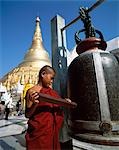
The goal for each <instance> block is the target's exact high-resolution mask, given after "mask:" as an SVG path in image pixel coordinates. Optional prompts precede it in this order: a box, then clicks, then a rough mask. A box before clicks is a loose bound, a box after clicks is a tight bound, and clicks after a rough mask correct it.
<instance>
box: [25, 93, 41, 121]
mask: <svg viewBox="0 0 119 150" xmlns="http://www.w3.org/2000/svg"><path fill="white" fill-rule="evenodd" d="M37 98H38V95H37V94H35V93H34V94H32V93H30V92H29V91H28V92H27V93H26V97H25V100H26V109H25V117H26V118H30V117H32V116H33V115H34V112H35V111H36V108H37V107H38V103H39V101H38V100H37Z"/></svg>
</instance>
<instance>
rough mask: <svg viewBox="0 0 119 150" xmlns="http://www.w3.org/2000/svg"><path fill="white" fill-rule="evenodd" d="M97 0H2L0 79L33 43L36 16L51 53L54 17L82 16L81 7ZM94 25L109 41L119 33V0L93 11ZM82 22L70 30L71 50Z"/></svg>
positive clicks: (109, 2)
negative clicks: (80, 13)
mask: <svg viewBox="0 0 119 150" xmlns="http://www.w3.org/2000/svg"><path fill="white" fill-rule="evenodd" d="M95 2H96V0H52V1H51V0H49V1H48V0H47V1H46V0H44V1H41V0H39V1H38V0H34V1H30V0H26V1H24V0H21V1H17V0H16V1H15V0H14V1H11V0H8V1H6V0H0V78H1V77H2V76H3V75H5V74H6V73H7V72H9V71H10V70H11V69H13V68H14V67H16V66H17V65H18V64H19V63H21V61H22V60H23V58H24V55H25V53H26V52H27V50H28V49H29V48H30V46H31V42H32V36H33V34H34V29H35V19H36V16H39V17H40V19H41V30H42V35H43V41H44V46H45V48H46V50H47V51H48V52H49V55H50V56H51V24H50V21H51V19H52V18H53V17H54V16H55V15H56V14H59V15H61V16H62V17H64V18H65V19H66V24H67V23H69V22H70V21H71V20H73V19H74V18H75V17H77V16H78V15H79V7H81V6H84V7H90V6H91V5H92V4H94V3H95ZM90 15H91V17H92V22H93V25H94V26H95V27H96V28H97V29H98V30H100V31H102V33H103V35H104V38H105V40H106V41H109V40H111V39H113V38H115V37H117V36H119V1H118V0H106V1H105V2H104V3H102V4H101V5H100V6H99V7H97V9H95V10H93V11H92V12H91V13H90ZM82 28H83V25H82V22H81V21H78V22H76V23H75V24H74V25H72V26H70V27H69V28H68V29H67V30H66V32H67V44H68V49H72V48H73V47H74V45H75V41H74V34H75V32H76V31H78V30H79V29H82Z"/></svg>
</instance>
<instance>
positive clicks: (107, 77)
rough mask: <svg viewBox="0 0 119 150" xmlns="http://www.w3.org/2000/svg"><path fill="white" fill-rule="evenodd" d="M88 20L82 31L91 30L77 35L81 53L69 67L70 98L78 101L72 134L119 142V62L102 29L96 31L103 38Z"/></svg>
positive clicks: (86, 138)
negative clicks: (80, 37) (82, 34)
mask: <svg viewBox="0 0 119 150" xmlns="http://www.w3.org/2000/svg"><path fill="white" fill-rule="evenodd" d="M83 12H84V11H83ZM86 15H87V14H86ZM83 16H85V14H84V15H83ZM85 19H87V16H86V18H85ZM85 19H84V20H83V22H84V26H85V27H87V29H86V28H85V29H83V30H81V31H80V32H82V31H83V32H84V31H85V32H86V33H87V34H86V35H87V36H86V39H85V40H83V41H82V40H77V39H78V38H77V37H75V39H76V43H77V48H76V51H77V53H78V54H79V56H78V57H76V58H75V59H74V60H73V61H72V62H71V64H70V66H69V68H68V78H69V98H70V99H72V100H73V101H74V102H76V103H77V108H75V109H73V110H71V125H70V127H71V131H72V133H71V134H72V137H73V138H76V139H79V140H83V141H86V142H91V143H98V144H105V145H119V61H118V59H117V57H115V56H114V55H113V54H111V53H110V52H108V51H104V50H105V49H106V47H107V44H106V42H105V41H104V39H103V36H102V34H101V32H99V31H96V32H97V33H98V34H99V35H100V37H99V38H96V37H94V36H91V34H90V33H91V32H92V31H93V30H94V29H93V30H92V26H90V25H91V23H90V20H88V19H89V18H88V19H87V20H88V21H87V20H86V21H85ZM87 22H88V23H89V25H87ZM89 27H90V29H89ZM80 32H79V33H80ZM93 35H94V34H93ZM77 41H78V42H77Z"/></svg>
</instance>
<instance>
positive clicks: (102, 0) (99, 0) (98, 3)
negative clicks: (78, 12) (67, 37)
mask: <svg viewBox="0 0 119 150" xmlns="http://www.w3.org/2000/svg"><path fill="white" fill-rule="evenodd" d="M104 1H105V0H98V1H97V2H96V3H94V4H93V5H92V6H91V7H90V8H89V9H88V12H90V11H92V10H93V9H95V8H96V7H97V6H98V5H100V4H101V3H103V2H104ZM79 19H80V16H78V17H77V18H75V19H74V20H72V21H71V22H70V23H68V24H67V25H66V26H64V27H63V28H62V29H61V32H63V30H65V29H66V28H68V27H69V26H70V25H72V24H73V23H75V22H76V21H78V20H79Z"/></svg>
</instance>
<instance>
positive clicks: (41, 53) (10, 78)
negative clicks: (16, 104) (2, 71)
mask: <svg viewBox="0 0 119 150" xmlns="http://www.w3.org/2000/svg"><path fill="white" fill-rule="evenodd" d="M44 65H50V66H51V61H50V58H49V55H48V52H47V51H46V50H45V48H44V46H43V40H42V34H41V28H40V19H39V17H37V18H36V28H35V32H34V36H33V40H32V44H31V47H30V49H29V50H28V51H27V53H26V54H25V57H24V60H23V61H22V62H21V63H20V64H19V65H18V66H17V67H15V68H14V69H13V70H11V71H10V72H9V73H7V74H6V75H5V76H4V77H3V78H2V79H1V80H0V82H2V83H3V85H4V86H6V88H7V90H8V91H9V90H12V89H13V88H14V87H15V86H16V85H17V84H18V82H19V83H20V84H21V85H24V86H25V85H26V84H28V83H30V84H36V83H37V80H38V72H39V70H40V68H42V67H43V66H44Z"/></svg>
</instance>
